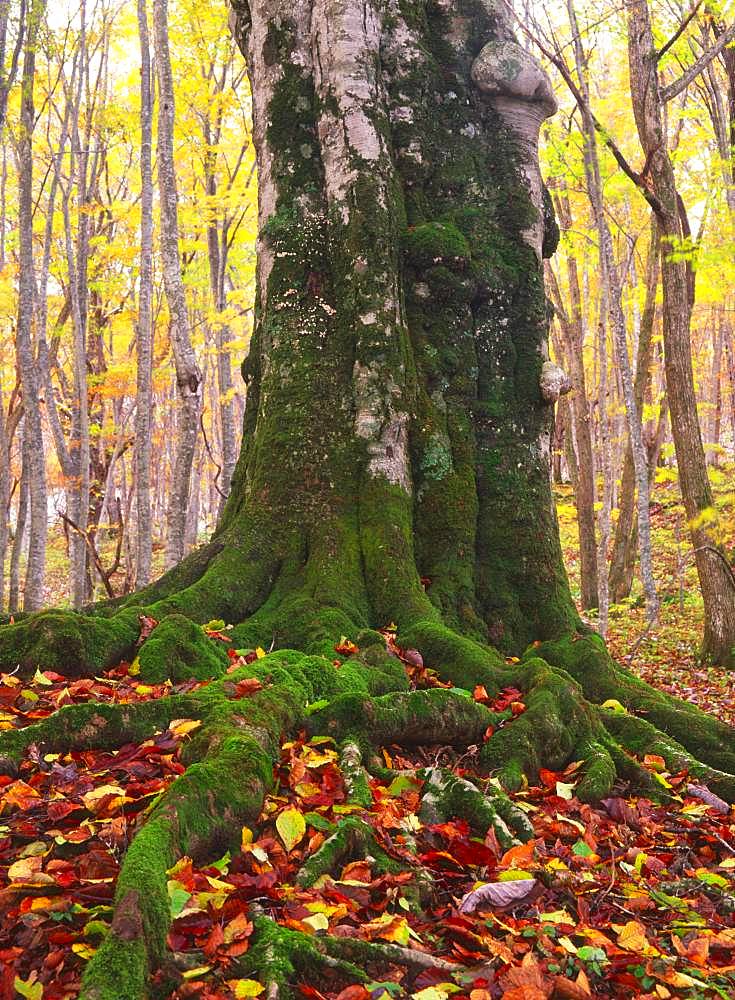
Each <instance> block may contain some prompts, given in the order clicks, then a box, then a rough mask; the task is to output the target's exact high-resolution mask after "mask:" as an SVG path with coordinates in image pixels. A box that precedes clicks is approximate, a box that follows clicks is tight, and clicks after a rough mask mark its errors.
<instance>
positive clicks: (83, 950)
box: [71, 941, 97, 962]
mask: <svg viewBox="0 0 735 1000" xmlns="http://www.w3.org/2000/svg"><path fill="white" fill-rule="evenodd" d="M71 950H72V951H73V952H74V954H75V955H79V957H80V958H83V959H84V961H85V962H88V961H89V960H90V958H91V957H92V955H94V953H95V952H96V951H97V949H96V948H93V947H92V945H91V944H85V943H84V942H83V941H75V942H74V944H73V945H72V946H71Z"/></svg>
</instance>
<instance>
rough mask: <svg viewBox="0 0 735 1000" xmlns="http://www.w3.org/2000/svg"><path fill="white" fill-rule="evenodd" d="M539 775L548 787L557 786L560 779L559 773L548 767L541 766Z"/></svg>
mask: <svg viewBox="0 0 735 1000" xmlns="http://www.w3.org/2000/svg"><path fill="white" fill-rule="evenodd" d="M538 776H539V779H540V781H541V782H542V783H543V784H544V785H546V787H547V788H556V783H557V781H558V780H559V775H558V774H557V773H556V771H549V770H548V769H547V768H545V767H542V768H539V772H538Z"/></svg>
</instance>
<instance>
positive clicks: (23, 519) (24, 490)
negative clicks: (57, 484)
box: [8, 427, 30, 612]
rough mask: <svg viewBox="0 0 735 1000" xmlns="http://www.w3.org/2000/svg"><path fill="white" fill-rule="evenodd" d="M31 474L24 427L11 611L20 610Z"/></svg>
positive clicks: (10, 581)
mask: <svg viewBox="0 0 735 1000" xmlns="http://www.w3.org/2000/svg"><path fill="white" fill-rule="evenodd" d="M29 476H30V472H29V461H28V448H27V447H26V432H25V427H24V428H23V440H22V444H21V470H20V483H19V484H18V507H17V509H16V515H15V535H14V536H13V546H12V548H11V551H10V569H9V571H8V610H9V611H10V612H14V611H19V610H20V560H21V556H22V555H23V545H24V543H25V540H26V531H27V526H28V507H29V494H30V486H29Z"/></svg>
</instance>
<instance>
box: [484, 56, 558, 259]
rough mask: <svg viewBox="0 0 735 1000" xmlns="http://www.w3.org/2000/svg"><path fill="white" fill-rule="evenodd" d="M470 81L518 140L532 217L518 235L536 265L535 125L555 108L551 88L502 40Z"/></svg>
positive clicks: (539, 226) (540, 210)
mask: <svg viewBox="0 0 735 1000" xmlns="http://www.w3.org/2000/svg"><path fill="white" fill-rule="evenodd" d="M472 79H473V81H474V83H475V85H476V86H477V87H478V89H479V90H481V91H482V92H483V94H486V95H487V98H488V100H489V101H490V103H491V104H492V105H493V107H494V108H495V110H496V111H497V112H498V114H499V115H500V117H501V118H502V119H503V122H504V123H505V124H506V125H507V126H508V128H509V129H510V130H511V132H512V133H513V135H514V136H515V137H516V139H517V140H518V147H519V153H520V159H521V163H520V166H521V171H522V173H523V176H524V178H525V181H526V188H527V190H528V194H529V196H530V198H531V202H532V204H533V206H534V208H535V209H536V215H537V219H536V221H535V222H534V223H533V224H532V225H531V226H530V227H529V228H528V229H527V230H526V231H525V233H524V234H523V235H524V238H525V240H526V242H527V243H528V244H529V245H530V246H532V247H533V249H534V250H535V251H536V254H537V256H538V258H539V260H541V257H542V252H541V251H542V246H543V242H544V199H543V181H542V179H541V168H540V166H539V159H538V152H539V151H538V143H539V132H540V129H541V123H542V122H543V121H544V120H545V119H546V118H550V117H551V116H552V115H554V114H555V113H556V111H557V108H558V105H557V102H556V97H555V96H554V91H553V89H552V86H551V82H550V80H549V78H548V76H547V75H546V72H545V71H544V69H543V67H542V66H541V65H540V63H538V62H537V61H536V60H535V59H534V58H533V56H532V55H530V54H529V53H528V52H526V51H525V49H522V48H521V47H520V45H518V44H516V43H515V42H514V41H511V40H509V39H507V38H503V39H500V40H495V41H492V42H489V43H488V44H487V45H486V46H485V47H484V49H483V50H482V51H481V52H480V54H479V55H478V57H477V59H475V61H474V63H473V65H472Z"/></svg>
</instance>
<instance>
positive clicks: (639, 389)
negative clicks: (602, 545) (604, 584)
mask: <svg viewBox="0 0 735 1000" xmlns="http://www.w3.org/2000/svg"><path fill="white" fill-rule="evenodd" d="M660 252H661V251H660V241H659V236H658V225H657V223H656V220H655V217H654V218H653V220H652V223H651V242H650V245H649V250H648V261H647V266H646V300H645V304H644V307H643V314H642V316H641V323H640V333H639V336H638V352H637V357H636V369H635V383H634V396H635V403H636V408H637V412H638V413H639V414H642V413H643V406H644V403H645V398H646V389H647V387H648V385H649V384H650V378H651V362H652V360H653V330H654V324H655V319H656V292H657V290H658V282H659V275H660ZM656 459H658V454H656ZM647 465H648V475H649V482H650V480H651V464H650V461H649V460H648V456H647ZM654 471H655V468H654ZM635 490H636V482H635V468H634V465H633V451H632V448H631V445H630V440H628V442H627V446H626V449H625V458H624V460H623V473H622V476H621V482H620V504H619V508H618V520H617V523H616V525H615V540H614V542H613V550H612V555H611V557H610V574H609V583H610V594H611V596H612V599H613V601H615V602H616V603H620V601H623V600H625V598H626V597H629V596H630V591H631V587H632V585H633V571H634V568H635V552H636V543H637V530H636V525H635V523H634V511H635Z"/></svg>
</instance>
